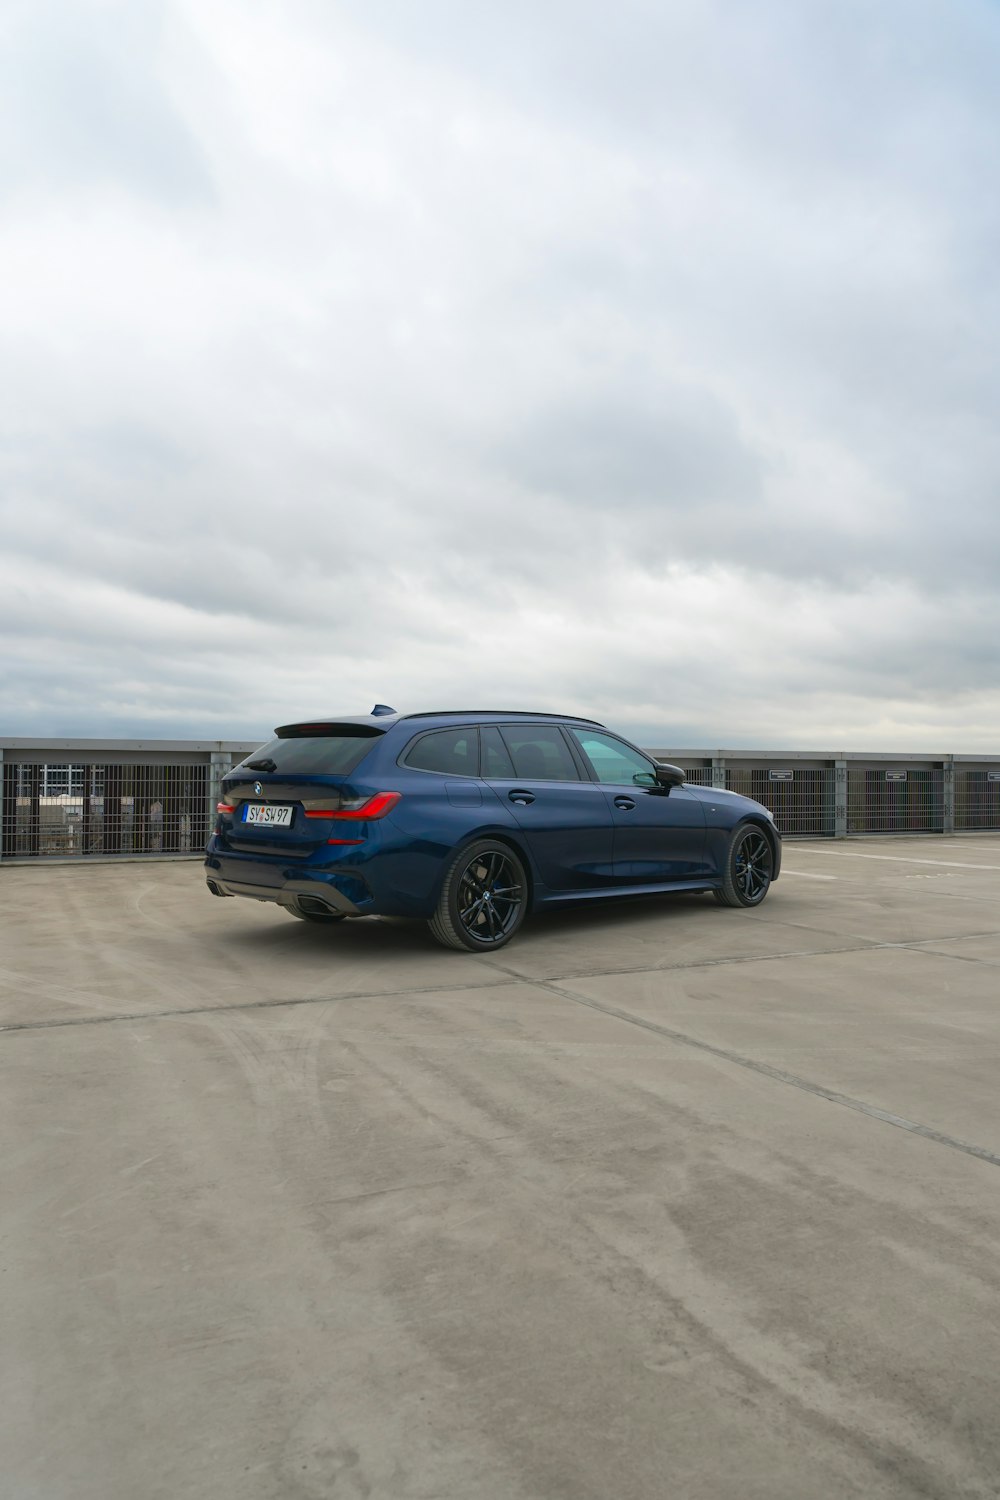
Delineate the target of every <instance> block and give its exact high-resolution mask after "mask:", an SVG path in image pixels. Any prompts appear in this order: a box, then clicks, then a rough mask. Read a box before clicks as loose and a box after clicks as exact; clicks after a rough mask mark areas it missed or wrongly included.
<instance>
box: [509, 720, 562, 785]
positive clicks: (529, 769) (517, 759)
mask: <svg viewBox="0 0 1000 1500" xmlns="http://www.w3.org/2000/svg"><path fill="white" fill-rule="evenodd" d="M503 737H504V741H505V742H506V745H507V748H508V750H509V751H510V758H511V760H512V762H513V764H514V775H515V776H517V777H523V779H524V780H525V781H579V780H580V773H579V771H578V770H577V768H576V762H575V761H574V759H573V757H572V755H571V754H570V749H569V746H568V745H567V743H566V741H565V740H564V739H563V737H562V732H561V730H559V729H558V728H557V727H556V726H555V725H554V724H525V725H523V726H522V725H520V724H505V725H504V727H503Z"/></svg>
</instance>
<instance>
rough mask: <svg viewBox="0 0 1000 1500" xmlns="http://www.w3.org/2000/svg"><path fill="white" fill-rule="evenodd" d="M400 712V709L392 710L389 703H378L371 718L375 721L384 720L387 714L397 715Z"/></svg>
mask: <svg viewBox="0 0 1000 1500" xmlns="http://www.w3.org/2000/svg"><path fill="white" fill-rule="evenodd" d="M398 712H399V710H398V709H396V708H390V707H389V705H388V703H376V705H375V707H374V708H373V709H372V713H371V716H372V718H373V719H382V718H384V717H385V715H386V714H395V713H398Z"/></svg>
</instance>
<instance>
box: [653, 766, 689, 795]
mask: <svg viewBox="0 0 1000 1500" xmlns="http://www.w3.org/2000/svg"><path fill="white" fill-rule="evenodd" d="M655 775H656V781H657V785H658V786H665V787H667V789H668V790H669V788H670V787H673V786H683V785H684V781H685V776H684V772H683V771H682V770H681V768H680V766H672V765H671V764H670V762H669V761H666V760H662V761H660V763H659V765H658V766H657V767H656V772H655Z"/></svg>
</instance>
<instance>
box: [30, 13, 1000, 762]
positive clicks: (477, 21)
mask: <svg viewBox="0 0 1000 1500" xmlns="http://www.w3.org/2000/svg"><path fill="white" fill-rule="evenodd" d="M0 73H2V77H0V99H2V105H0V108H2V110H3V114H4V117H5V119H4V129H3V131H2V132H0V215H2V219H0V247H2V257H3V266H4V271H5V274H4V275H3V277H2V279H0V317H2V329H3V340H2V349H3V354H2V368H3V377H4V379H3V402H2V409H0V428H2V452H3V472H4V482H3V486H2V490H0V653H2V661H0V738H2V737H3V736H5V735H7V736H21V735H37V736H39V737H42V736H44V737H56V736H60V737H64V736H74V735H81V736H93V737H103V736H108V737H128V738H141V737H143V736H147V737H156V738H168V737H175V736H176V737H195V738H203V739H243V738H246V739H250V740H253V741H259V740H262V739H263V738H265V737H266V736H267V735H268V734H269V732H270V730H271V728H272V726H273V725H275V724H279V723H283V722H288V721H290V720H294V719H297V718H305V717H309V716H312V715H315V714H321V713H327V712H343V713H364V712H367V711H368V710H369V709H370V708H371V706H372V704H373V703H375V702H376V701H381V702H385V703H390V704H393V705H395V706H396V707H398V708H400V709H402V710H404V711H415V710H419V709H422V708H436V707H447V706H458V707H466V706H470V707H476V706H486V707H489V706H499V707H506V708H520V707H526V708H543V709H550V710H554V711H560V712H576V713H582V714H585V715H588V716H591V717H594V718H598V719H601V720H604V721H605V722H607V723H609V724H612V725H614V726H616V727H618V728H620V729H622V730H623V731H625V732H626V733H629V734H631V735H632V736H633V737H634V738H636V739H638V740H640V741H641V742H642V743H645V744H647V745H650V746H663V747H668V746H675V747H679V748H680V747H691V748H695V747H709V748H711V747H725V748H733V749H736V748H744V747H746V748H753V747H760V748H788V749H823V748H830V747H833V748H838V749H839V748H845V749H857V750H870V751H900V752H907V751H909V752H935V751H937V752H953V753H958V754H964V753H972V752H973V751H978V750H983V751H992V752H994V753H996V752H997V751H1000V674H998V662H1000V646H998V641H1000V591H998V588H997V569H998V560H1000V483H998V475H1000V462H998V460H1000V434H998V425H997V413H998V411H1000V363H998V359H1000V356H998V349H1000V276H998V266H1000V194H998V192H997V175H998V174H997V157H998V141H1000V7H998V6H997V5H996V4H994V3H992V0H976V3H974V0H951V3H948V4H944V3H938V4H934V3H925V0H905V3H904V0H883V3H880V4H878V5H875V6H872V5H870V4H861V3H860V0H836V3H834V0H826V3H811V0H805V3H802V0H740V3H737V0H728V3H725V0H702V3H698V4H691V3H689V0H683V3H682V0H656V3H654V0H620V3H619V4H617V5H616V6H614V7H611V6H608V5H598V4H596V3H592V0H572V3H570V0H549V3H548V4H542V5H539V4H537V3H534V4H528V3H527V0H508V3H507V4H506V5H505V6H503V7H495V6H474V5H469V4H468V0H466V3H465V4H460V3H459V0H424V3H423V4H421V5H419V6H415V5H413V4H412V3H407V0H363V3H362V0H322V3H321V0H282V3H281V4H280V5H279V4H277V3H249V4H248V3H243V4H239V5H237V4H236V3H234V0H213V3H212V4H211V5H207V6H206V5H197V4H195V3H193V0H162V3H142V0H139V3H135V0H131V3H112V0H31V3H27V0H13V3H9V4H8V5H7V6H6V7H5V9H4V13H3V17H2V19H0Z"/></svg>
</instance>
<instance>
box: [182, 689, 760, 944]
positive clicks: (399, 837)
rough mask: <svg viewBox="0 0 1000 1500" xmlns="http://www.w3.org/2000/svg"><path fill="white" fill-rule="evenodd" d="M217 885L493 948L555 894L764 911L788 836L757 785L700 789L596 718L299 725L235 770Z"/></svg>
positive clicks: (500, 713) (228, 892)
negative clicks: (750, 793)
mask: <svg viewBox="0 0 1000 1500" xmlns="http://www.w3.org/2000/svg"><path fill="white" fill-rule="evenodd" d="M205 865H206V871H207V880H208V887H209V890H211V891H212V893H213V894H214V895H216V896H247V897H250V898H252V899H253V900H255V901H274V902H277V903H278V904H279V905H280V906H283V907H285V909H286V910H287V911H289V912H290V913H291V914H292V916H295V917H298V918H300V919H301V920H303V921H307V922H338V921H341V920H342V919H344V918H345V917H361V916H373V915H379V916H398V917H415V918H420V919H423V920H425V921H427V922H429V924H430V928H431V931H432V932H433V934H434V936H435V937H436V938H437V939H438V940H439V941H440V942H441V943H443V944H444V945H445V946H446V947H448V948H458V949H463V950H466V951H471V952H473V953H478V952H493V951H494V950H496V949H497V948H500V947H502V946H503V945H504V944H505V943H507V942H509V941H510V939H511V938H512V937H513V936H514V934H515V932H516V931H517V930H518V928H519V927H520V925H521V923H522V922H523V920H524V918H525V916H526V915H527V914H528V913H529V912H531V911H535V910H538V909H539V908H540V907H544V906H552V905H554V904H556V903H564V902H569V901H592V900H595V899H605V898H607V897H613V896H638V895H648V894H653V893H656V892H663V891H692V890H711V891H713V892H714V894H715V897H716V899H717V900H718V901H720V902H722V903H723V904H724V905H726V906H757V905H758V904H759V903H760V902H761V901H762V900H763V899H764V897H765V896H766V895H767V892H768V890H769V888H770V886H771V884H772V882H773V881H775V880H776V879H777V878H778V873H779V870H780V867H781V838H780V835H779V833H778V830H777V828H776V827H775V824H774V820H773V818H772V817H771V814H770V813H769V812H768V810H767V809H766V808H765V807H762V806H761V804H760V803H759V802H754V801H752V800H751V799H750V798H749V797H741V796H737V795H736V794H735V793H733V792H727V791H722V790H721V789H719V788H716V787H702V786H690V785H687V784H685V779H684V772H683V771H682V770H680V768H679V767H677V766H672V765H667V764H664V763H663V762H660V761H656V760H653V759H651V758H650V756H648V755H646V754H645V753H644V752H643V751H642V750H638V749H637V748H636V747H635V746H634V745H632V744H630V743H629V742H628V741H627V740H625V739H623V738H622V737H621V736H620V735H618V734H615V733H613V732H612V731H611V730H609V729H606V728H605V727H604V725H602V724H598V723H597V722H596V721H594V720H592V719H583V718H573V717H569V716H566V715H562V714H543V713H525V712H514V711H504V710H497V711H467V712H466V711H460V710H447V711H439V712H432V713H416V714H400V713H397V712H396V710H395V709H392V708H388V707H387V706H386V705H384V704H376V706H375V708H374V709H373V710H372V712H371V713H370V714H365V715H361V716H358V717H347V718H330V719H319V720H314V721H310V722H308V723H301V724H287V725H285V726H284V727H283V728H281V729H277V730H275V737H274V739H273V740H271V741H270V742H269V743H268V744H266V745H263V746H262V747H261V748H260V749H259V750H256V751H255V752H254V753H253V755H251V756H249V757H248V759H246V760H245V761H243V762H242V763H241V764H240V765H238V766H236V767H234V769H233V770H232V771H231V772H230V773H229V775H228V776H227V777H226V778H225V780H224V782H223V794H222V801H221V802H220V803H219V807H218V821H217V824H216V828H215V832H214V834H213V836H212V838H211V839H210V840H209V844H208V853H207V858H206V861H205Z"/></svg>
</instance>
